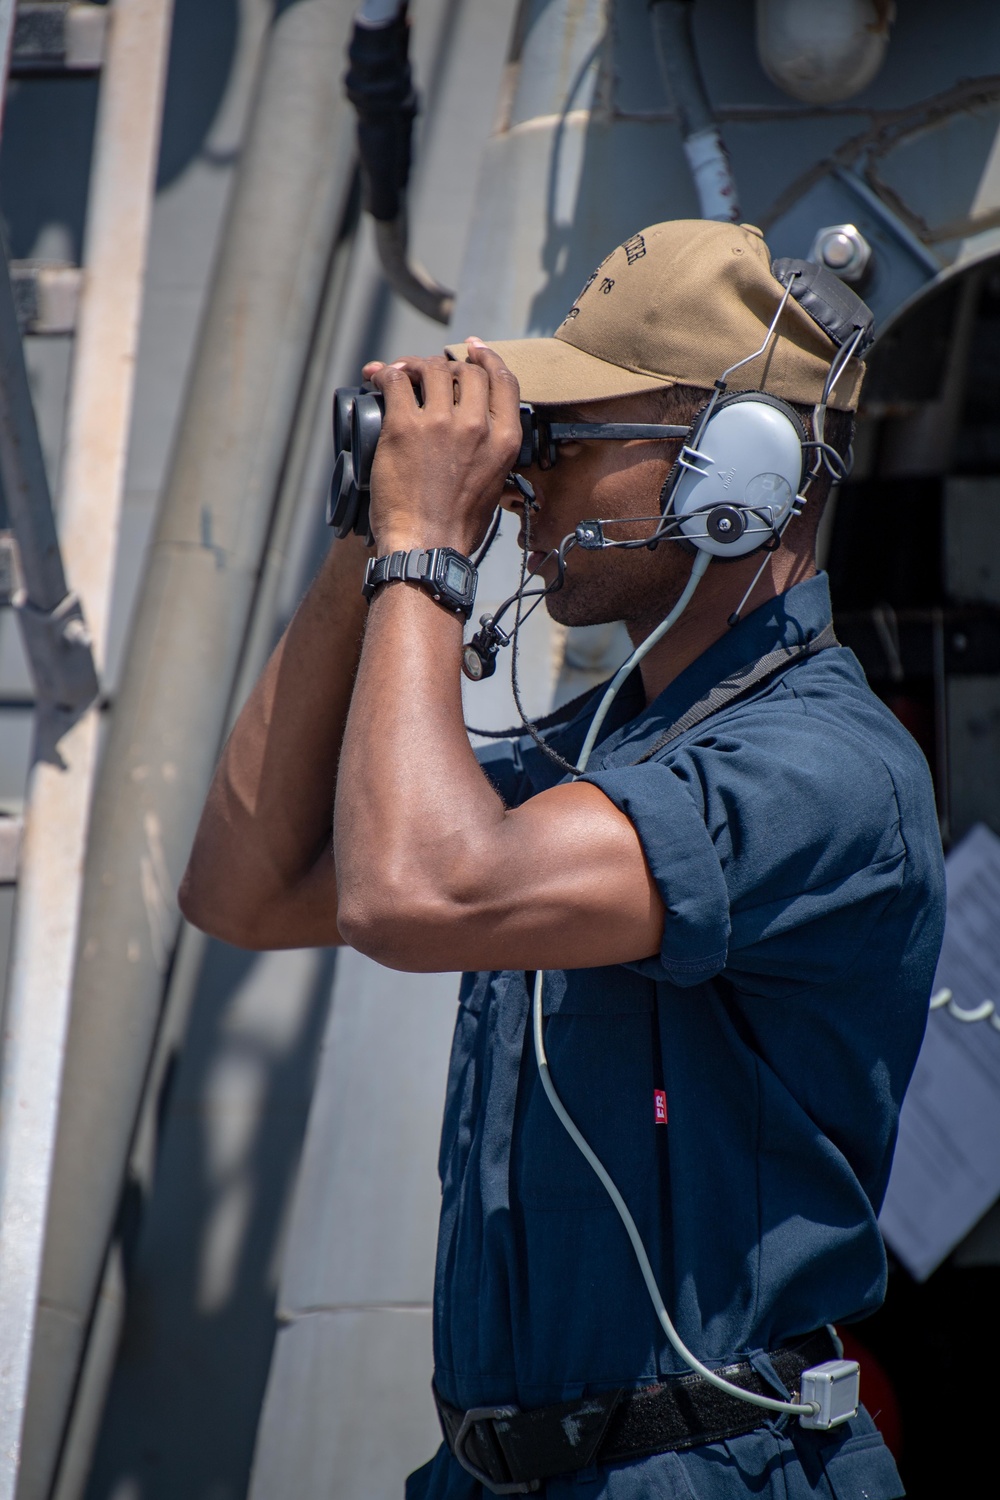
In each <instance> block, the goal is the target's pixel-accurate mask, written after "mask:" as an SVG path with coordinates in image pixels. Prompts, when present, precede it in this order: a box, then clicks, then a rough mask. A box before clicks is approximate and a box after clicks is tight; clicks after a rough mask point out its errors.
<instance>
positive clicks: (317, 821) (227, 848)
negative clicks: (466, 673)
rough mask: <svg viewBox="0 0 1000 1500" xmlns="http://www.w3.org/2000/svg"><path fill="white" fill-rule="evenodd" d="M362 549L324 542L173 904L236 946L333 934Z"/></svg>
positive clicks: (323, 939)
mask: <svg viewBox="0 0 1000 1500" xmlns="http://www.w3.org/2000/svg"><path fill="white" fill-rule="evenodd" d="M366 555H367V554H366V552H365V549H364V548H363V547H362V545H361V543H360V542H359V541H358V539H357V538H354V537H352V538H349V539H347V540H346V541H343V542H338V543H336V544H335V545H334V546H333V547H332V548H331V551H330V553H329V554H328V556H327V558H326V560H325V562H324V564H323V567H322V568H321V570H320V573H319V574H318V576H317V578H316V580H315V581H314V583H313V585H312V587H311V588H310V590H309V592H308V594H307V595H306V597H305V599H304V600H303V601H302V604H301V605H300V606H299V609H298V610H297V612H296V614H295V616H294V618H293V620H292V622H291V624H290V625H289V627H288V629H287V630H286V632H285V634H284V635H283V636H282V639H281V641H280V642H279V643H278V646H277V647H276V648H275V651H274V654H273V655H272V657H271V660H270V662H269V663H268V666H267V668H266V669H265V671H264V674H263V676H262V677H261V679H260V681H259V682H258V683H257V686H256V687H255V688H254V691H253V693H252V694H251V695H250V698H249V699H248V700H247V703H246V705H245V706H244V708H243V710H242V712H241V714H240V716H239V719H238V720H237V723H236V726H235V728H234V729H233V732H232V734H231V736H230V738H229V741H228V743H227V744H226V747H225V750H224V751H223V754H222V757H221V759H220V762H219V766H218V769H217V770H216V773H215V776H214V778H213V781H212V786H211V789H210V791H209V795H208V799H207V802H206V804H205V810H204V812H203V814H202V819H201V823H200V825H199V828H198V833H197V837H196V839H195V844H194V848H193V850H192V854H191V860H190V863H189V866H188V870H187V873H186V875H185V878H184V882H183V884H182V887H181V893H180V894H181V906H182V909H183V910H184V912H185V915H186V916H187V917H188V918H189V920H191V921H192V922H194V923H195V924H196V925H197V926H200V927H203V928H205V929H206V930H207V931H210V932H212V933H213V934H215V935H216V936H219V937H222V938H224V939H226V940H227V941H229V942H233V943H236V944H238V945H240V946H244V947H253V948H263V947H289V946H299V945H306V944H309V943H331V942H336V941H337V940H338V932H337V926H336V882H335V877H334V869H333V860H332V858H331V854H330V832H331V820H332V814H333V796H334V787H335V780H336V769H337V761H338V757H339V754H340V746H341V741H342V738H343V733H344V725H345V723H346V720H347V713H348V709H349V706H350V700H351V690H352V686H353V680H354V673H355V670H356V667H357V661H358V655H359V652H360V645H361V636H362V633H363V629H364V618H365V613H366V609H367V606H366V605H365V602H364V600H363V599H362V597H361V579H362V575H363V571H364V562H365V557H366Z"/></svg>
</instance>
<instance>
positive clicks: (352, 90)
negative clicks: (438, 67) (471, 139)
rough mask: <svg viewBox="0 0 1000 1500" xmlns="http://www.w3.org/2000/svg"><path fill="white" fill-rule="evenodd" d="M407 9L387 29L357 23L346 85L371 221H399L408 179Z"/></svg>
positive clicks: (411, 107) (412, 111)
mask: <svg viewBox="0 0 1000 1500" xmlns="http://www.w3.org/2000/svg"><path fill="white" fill-rule="evenodd" d="M409 42H410V22H409V18H408V16H407V12H406V6H404V7H403V9H402V10H401V11H400V13H399V15H398V16H397V17H396V18H395V19H394V20H392V21H390V22H389V23H388V24H387V25H385V26H378V27H371V26H363V25H359V24H357V23H355V26H354V33H353V35H352V37H351V44H350V47H349V49H348V58H349V60H350V67H349V68H348V70H347V75H346V77H345V79H344V83H345V85H346V88H347V97H348V98H349V99H350V101H351V103H352V104H353V105H354V108H355V109H356V111H357V115H358V154H359V156H360V158H361V180H362V189H363V193H364V205H365V208H366V209H367V210H368V212H369V213H370V214H371V216H372V218H374V219H380V220H383V221H384V220H391V219H398V218H399V216H400V213H401V212H402V209H403V207H404V204H405V196H406V184H407V182H408V180H409V176H410V159H411V149H412V138H413V121H414V117H415V116H416V113H417V107H418V105H417V93H416V90H415V89H414V87H413V75H412V73H411V71H410V57H409Z"/></svg>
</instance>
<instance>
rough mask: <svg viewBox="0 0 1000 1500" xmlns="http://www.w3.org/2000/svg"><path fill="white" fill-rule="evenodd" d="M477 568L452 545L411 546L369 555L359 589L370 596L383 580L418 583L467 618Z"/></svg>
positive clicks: (474, 588) (442, 603)
mask: <svg viewBox="0 0 1000 1500" xmlns="http://www.w3.org/2000/svg"><path fill="white" fill-rule="evenodd" d="M478 576H479V575H478V574H477V572H476V569H475V568H474V566H473V565H472V563H471V562H470V561H469V559H468V558H467V557H463V556H462V554H461V552H456V551H455V549H454V548H453V547H428V548H426V549H425V548H421V547H413V548H412V549H411V550H410V551H409V552H404V551H399V552H387V553H386V554H385V556H384V557H373V558H370V559H369V562H368V567H367V569H366V570H365V581H364V583H363V584H362V586H361V592H362V593H363V594H364V596H365V598H366V599H371V597H372V595H373V594H374V593H375V590H376V589H378V588H381V586H382V585H383V584H384V583H403V582H405V583H418V584H419V585H420V587H421V588H422V589H426V591H427V592H428V593H429V594H430V596H431V598H432V599H433V600H434V602H435V603H436V604H440V605H442V606H443V607H444V608H445V609H450V610H451V611H452V612H453V613H454V614H456V615H460V616H461V617H462V619H463V620H467V619H468V618H469V616H470V615H471V614H472V606H473V604H474V603H475V599H476V583H477V581H478Z"/></svg>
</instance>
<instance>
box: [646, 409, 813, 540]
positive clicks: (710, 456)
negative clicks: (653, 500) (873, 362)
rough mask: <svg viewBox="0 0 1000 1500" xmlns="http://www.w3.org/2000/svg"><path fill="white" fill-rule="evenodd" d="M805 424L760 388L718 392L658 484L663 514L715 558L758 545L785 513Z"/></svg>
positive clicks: (798, 469) (796, 480) (800, 465)
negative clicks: (699, 426) (665, 480)
mask: <svg viewBox="0 0 1000 1500" xmlns="http://www.w3.org/2000/svg"><path fill="white" fill-rule="evenodd" d="M805 441H806V434H805V430H804V428H803V426H802V423H801V422H800V421H799V418H798V416H797V414H796V413H795V411H793V409H792V408H791V407H790V406H788V405H787V404H786V403H785V402H784V401H779V400H778V399H777V398H776V397H774V396H767V395H765V394H764V393H763V392H757V391H749V392H740V393H738V394H737V395H734V396H727V397H723V399H722V400H721V401H720V402H719V403H718V405H717V406H716V408H715V410H714V411H713V413H712V415H711V416H710V417H709V419H708V421H707V423H706V424H705V427H704V429H703V431H702V432H701V433H700V434H699V435H698V437H697V439H696V446H695V445H692V446H687V447H685V448H683V449H682V450H681V454H680V456H679V458H678V460H677V463H676V465H675V467H674V470H673V471H672V474H671V476H670V480H668V484H667V486H665V488H666V489H667V490H668V491H669V493H668V496H667V503H666V507H665V513H666V514H669V515H674V516H676V517H678V519H679V520H680V522H681V525H680V531H681V533H682V535H683V536H684V537H685V538H686V539H687V540H688V541H689V542H691V543H692V545H693V546H695V547H696V548H698V549H699V550H700V551H702V552H710V553H712V554H713V555H714V556H715V557H745V556H746V555H747V554H748V553H750V552H755V551H756V550H757V548H758V547H762V546H764V545H765V544H766V543H767V542H769V541H770V540H771V539H772V537H773V536H774V535H775V532H776V529H777V528H778V527H780V526H781V525H782V524H783V523H784V522H785V521H786V520H787V519H788V516H789V514H790V512H791V509H792V505H793V504H794V502H795V497H796V495H797V494H798V492H799V488H800V486H801V483H802V477H803V470H804V459H803V448H802V445H803V443H804V442H805Z"/></svg>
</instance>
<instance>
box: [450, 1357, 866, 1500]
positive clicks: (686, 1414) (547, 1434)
mask: <svg viewBox="0 0 1000 1500" xmlns="http://www.w3.org/2000/svg"><path fill="white" fill-rule="evenodd" d="M839 1357H840V1353H839V1350H838V1349H837V1346H836V1345H835V1343H834V1341H833V1339H832V1337H831V1336H830V1333H829V1331H828V1330H827V1329H825V1328H822V1329H820V1330H819V1331H818V1332H817V1333H812V1334H808V1335H807V1336H806V1337H805V1338H803V1339H801V1340H799V1341H797V1342H795V1343H791V1344H787V1345H785V1346H784V1347H783V1348H781V1349H776V1350H775V1351H774V1352H773V1353H772V1354H771V1355H770V1356H769V1358H770V1361H771V1364H772V1365H773V1367H774V1370H775V1373H776V1374H777V1375H778V1377H779V1378H780V1379H781V1380H782V1381H783V1382H784V1384H785V1386H786V1387H787V1389H788V1390H790V1391H792V1392H793V1393H794V1392H796V1391H797V1390H798V1387H799V1381H800V1380H801V1378H802V1372H803V1370H808V1369H809V1368H810V1367H811V1366H812V1365H818V1364H822V1363H823V1362H824V1360H828V1359H838V1358H839ZM717 1373H718V1374H719V1375H721V1376H722V1377H723V1378H724V1379H726V1380H728V1381H730V1382H731V1383H732V1384H733V1385H738V1386H740V1387H741V1388H742V1389H743V1390H745V1391H753V1392H754V1393H755V1394H756V1395H759V1396H772V1397H773V1396H774V1395H775V1391H774V1389H773V1387H772V1386H770V1385H768V1383H767V1381H765V1380H764V1378H763V1376H761V1375H760V1374H758V1372H757V1371H756V1370H755V1369H754V1367H753V1366H752V1365H751V1364H750V1362H749V1360H740V1361H739V1362H738V1363H736V1364H731V1365H726V1366H724V1367H723V1368H722V1369H720V1370H719V1371H718V1372H717ZM434 1399H435V1401H436V1402H437V1409H438V1416H439V1417H440V1419H441V1430H442V1432H443V1433H444V1440H445V1442H446V1443H447V1445H448V1447H449V1448H450V1449H451V1451H452V1453H453V1454H454V1455H455V1457H456V1458H457V1459H458V1462H459V1463H460V1464H461V1465H462V1468H463V1469H465V1470H466V1471H467V1472H468V1473H469V1474H471V1475H472V1476H473V1478H474V1479H477V1480H478V1481H479V1483H480V1484H481V1485H482V1486H483V1488H484V1489H487V1490H489V1491H490V1493H491V1494H493V1495H527V1494H532V1493H534V1492H535V1491H536V1490H538V1489H539V1488H540V1487H541V1484H542V1481H543V1480H545V1479H552V1478H554V1477H555V1476H556V1475H557V1474H571V1473H574V1472H576V1471H577V1470H578V1469H586V1468H588V1467H589V1466H590V1465H591V1464H600V1465H606V1464H615V1463H624V1462H626V1461H628V1460H631V1459H637V1458H646V1457H648V1456H649V1455H650V1454H652V1453H668V1452H671V1451H676V1450H677V1449H681V1448H695V1447H697V1446H698V1445H699V1444H702V1443H718V1442H721V1441H722V1440H723V1439H724V1438H732V1437H740V1436H741V1435H742V1434H744V1433H747V1432H753V1431H755V1429H756V1428H758V1427H763V1426H764V1425H765V1424H766V1423H767V1422H769V1421H773V1420H774V1415H773V1414H772V1413H769V1412H767V1411H766V1410H763V1409H762V1408H761V1407H757V1406H751V1405H749V1403H747V1402H745V1401H741V1400H740V1399H739V1397H738V1396H730V1395H727V1393H726V1392H725V1391H720V1390H719V1389H718V1387H717V1386H714V1385H712V1384H711V1382H710V1381H708V1380H706V1379H705V1378H704V1376H703V1375H696V1374H695V1373H694V1372H693V1371H692V1373H691V1374H689V1375H677V1376H672V1377H671V1378H669V1379H667V1380H665V1381H664V1382H663V1383H662V1384H661V1385H648V1386H643V1387H641V1388H640V1389H638V1390H614V1391H601V1392H599V1393H598V1394H597V1395H595V1396H582V1397H580V1399H579V1400H577V1401H562V1402H560V1403H559V1404H558V1405H557V1406H543V1407H539V1408H537V1409H536V1410H534V1411H521V1410H520V1409H519V1408H518V1407H516V1406H476V1407H473V1408H472V1409H471V1410H470V1411H459V1410H457V1408H456V1407H454V1406H449V1405H448V1403H447V1401H442V1399H441V1397H440V1396H439V1395H438V1393H437V1391H435V1392H434Z"/></svg>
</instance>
